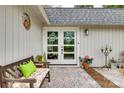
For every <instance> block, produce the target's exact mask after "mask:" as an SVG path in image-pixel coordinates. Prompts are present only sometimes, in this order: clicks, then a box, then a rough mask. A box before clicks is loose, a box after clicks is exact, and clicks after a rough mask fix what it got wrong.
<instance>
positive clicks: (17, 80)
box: [3, 78, 36, 83]
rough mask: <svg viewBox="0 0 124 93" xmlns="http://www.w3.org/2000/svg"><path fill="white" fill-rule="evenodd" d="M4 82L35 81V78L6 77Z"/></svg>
mask: <svg viewBox="0 0 124 93" xmlns="http://www.w3.org/2000/svg"><path fill="white" fill-rule="evenodd" d="M3 81H4V82H20V83H36V79H33V78H30V79H8V78H4V79H3Z"/></svg>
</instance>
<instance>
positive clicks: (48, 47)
mask: <svg viewBox="0 0 124 93" xmlns="http://www.w3.org/2000/svg"><path fill="white" fill-rule="evenodd" d="M43 38H44V39H43V40H44V43H43V44H45V45H44V49H45V53H46V59H47V61H49V62H50V64H77V63H76V49H77V48H76V31H73V30H58V31H57V30H46V31H44V37H43Z"/></svg>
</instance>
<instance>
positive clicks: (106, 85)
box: [86, 68, 119, 88]
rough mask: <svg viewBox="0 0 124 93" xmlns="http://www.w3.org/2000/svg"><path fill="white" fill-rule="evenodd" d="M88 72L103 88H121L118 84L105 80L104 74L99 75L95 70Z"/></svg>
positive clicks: (91, 69) (88, 70) (90, 69)
mask: <svg viewBox="0 0 124 93" xmlns="http://www.w3.org/2000/svg"><path fill="white" fill-rule="evenodd" d="M86 72H87V73H88V74H89V75H91V76H92V77H93V78H94V80H96V82H98V83H99V84H100V85H101V86H102V87H103V88H119V87H118V86H117V85H116V84H114V83H113V82H112V81H110V80H108V79H107V78H105V77H104V76H103V75H102V74H100V73H98V72H97V71H95V70H94V69H93V68H89V69H87V70H86ZM101 73H102V72H101Z"/></svg>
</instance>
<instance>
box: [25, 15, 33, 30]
mask: <svg viewBox="0 0 124 93" xmlns="http://www.w3.org/2000/svg"><path fill="white" fill-rule="evenodd" d="M23 26H24V27H25V29H26V30H29V29H30V27H31V20H30V17H29V15H28V14H27V13H24V14H23Z"/></svg>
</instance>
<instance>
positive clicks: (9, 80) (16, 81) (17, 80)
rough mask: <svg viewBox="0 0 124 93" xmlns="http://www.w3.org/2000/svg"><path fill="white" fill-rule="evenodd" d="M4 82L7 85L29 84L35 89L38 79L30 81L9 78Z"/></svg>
mask: <svg viewBox="0 0 124 93" xmlns="http://www.w3.org/2000/svg"><path fill="white" fill-rule="evenodd" d="M3 82H5V83H9V82H12V83H29V84H30V88H34V83H36V82H37V81H36V79H33V78H30V79H8V78H4V79H3Z"/></svg>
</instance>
